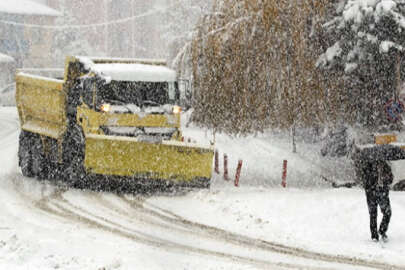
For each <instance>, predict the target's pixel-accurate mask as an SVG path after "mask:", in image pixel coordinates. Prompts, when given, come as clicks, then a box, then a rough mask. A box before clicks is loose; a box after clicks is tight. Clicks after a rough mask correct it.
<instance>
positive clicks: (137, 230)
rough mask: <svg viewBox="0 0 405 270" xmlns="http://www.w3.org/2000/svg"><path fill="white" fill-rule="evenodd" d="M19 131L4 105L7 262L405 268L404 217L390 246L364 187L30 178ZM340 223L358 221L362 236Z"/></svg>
mask: <svg viewBox="0 0 405 270" xmlns="http://www.w3.org/2000/svg"><path fill="white" fill-rule="evenodd" d="M18 134H19V125H18V118H17V113H16V109H15V108H2V107H0V150H1V156H0V164H1V165H0V203H1V207H0V269H405V259H404V257H405V256H403V255H405V244H403V242H405V233H404V232H402V231H401V230H403V229H402V228H403V223H401V222H400V221H399V220H397V221H395V222H394V221H393V224H392V228H391V231H393V235H394V232H395V234H396V235H395V237H396V238H395V239H396V240H395V241H394V240H393V241H392V243H391V242H390V243H388V244H387V245H386V246H384V247H383V246H380V245H378V246H377V245H375V243H371V242H370V241H368V239H367V237H368V235H367V229H368V228H367V222H366V221H364V220H362V221H361V222H356V221H351V220H349V219H350V218H353V217H357V216H361V218H362V219H364V217H366V216H365V215H364V213H363V212H362V210H363V208H364V207H365V202H363V199H364V198H363V196H364V195H363V194H362V192H361V191H360V190H354V191H348V192H347V191H345V190H339V191H336V190H332V191H328V190H326V191H322V190H321V191H320V190H315V191H313V190H295V189H292V190H291V192H290V193H288V194H287V193H286V192H285V191H284V190H281V189H278V188H271V189H270V188H257V187H245V188H244V187H242V188H240V189H238V190H236V189H235V188H233V187H232V186H230V185H229V183H226V182H224V181H222V180H221V177H219V176H215V177H214V179H213V180H214V182H213V187H212V188H211V189H210V190H202V191H195V192H190V193H188V194H174V195H170V196H169V195H167V194H166V195H165V194H155V195H152V196H141V195H137V196H133V195H125V196H121V195H115V194H110V193H95V192H90V191H81V190H74V189H68V188H66V187H64V185H63V183H50V182H47V181H42V182H39V181H37V180H35V179H30V178H25V177H23V176H22V175H21V173H20V171H19V169H18V167H17V148H18ZM224 140H225V139H224ZM228 144H229V145H232V147H233V148H235V144H234V143H229V142H228ZM251 144H255V145H256V144H258V145H259V147H260V148H263V149H265V147H266V146H265V145H263V142H262V141H256V142H251ZM223 147H224V148H226V143H225V142H223ZM238 149H239V150H240V149H242V148H238ZM278 151H280V152H281V151H282V150H281V149H280V150H278ZM339 192H340V193H339ZM346 192H347V193H346ZM393 195H394V196H393V208H394V216H393V220H395V219H401V218H404V217H405V198H404V197H403V196H402V194H400V193H396V194H393ZM312 196H315V199H316V200H314V198H312ZM331 196H334V197H331ZM287 197H288V198H289V199H287ZM339 200H342V201H339ZM316 201H318V203H316ZM360 201H361V202H360ZM339 203H341V207H342V209H343V212H342V213H339V215H338V216H335V217H333V216H327V214H326V213H327V212H328V211H330V212H331V213H335V212H336V213H338V211H337V209H338V208H339ZM363 203H364V205H363ZM305 204H306V205H305ZM268 205H272V207H268ZM283 207H284V208H285V209H284V211H283V209H282V208H283ZM303 209H306V211H305V210H304V211H303ZM268 210H270V211H268ZM401 211H402V212H403V213H402V214H401ZM304 212H305V213H304ZM350 212H351V213H350ZM397 213H398V214H397ZM316 215H318V217H319V218H320V219H325V218H326V220H323V221H321V220H314V217H316ZM403 220H405V219H402V222H403ZM339 222H342V223H345V224H339ZM300 223H301V224H300ZM287 224H288V225H287ZM353 224H354V225H353ZM333 226H335V228H333ZM338 226H342V227H343V226H349V230H350V228H351V227H352V226H357V227H356V228H353V238H354V239H349V238H347V237H348V235H347V228H346V229H342V228H339V227H338ZM364 227H365V228H364ZM305 231H306V232H305ZM334 231H343V232H342V233H341V234H339V233H334ZM294 232H295V233H296V234H295V233H294ZM277 234H280V235H277ZM305 234H307V235H308V238H306V237H305ZM328 234H329V236H330V239H329V241H328V236H327V235H328ZM342 236H343V238H344V239H343V240H347V241H348V243H346V244H342V243H343V242H341V241H336V238H339V237H342ZM310 237H312V239H311V238H310ZM359 237H360V239H361V238H362V237H363V238H364V239H363V240H360V241H359ZM351 241H352V242H351ZM356 241H358V243H356ZM314 243H315V245H314ZM353 243H354V244H353ZM351 244H353V246H352V245H351ZM345 249H346V251H345ZM356 250H357V252H356Z"/></svg>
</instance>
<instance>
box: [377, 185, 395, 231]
mask: <svg viewBox="0 0 405 270" xmlns="http://www.w3.org/2000/svg"><path fill="white" fill-rule="evenodd" d="M378 204H379V205H380V209H381V212H382V214H383V219H382V221H381V224H380V229H379V233H380V234H381V236H383V237H386V233H387V230H388V225H389V223H390V220H391V215H392V211H391V204H390V198H389V191H388V190H387V191H383V192H380V193H379V194H378Z"/></svg>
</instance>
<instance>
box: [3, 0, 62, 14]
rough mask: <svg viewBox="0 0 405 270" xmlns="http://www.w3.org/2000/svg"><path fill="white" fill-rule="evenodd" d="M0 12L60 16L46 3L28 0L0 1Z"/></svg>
mask: <svg viewBox="0 0 405 270" xmlns="http://www.w3.org/2000/svg"><path fill="white" fill-rule="evenodd" d="M0 13H8V14H20V15H42V16H62V13H61V12H59V11H57V10H55V9H53V8H50V7H48V6H46V5H43V4H40V3H36V2H33V1H29V0H12V1H10V0H9V1H4V0H1V1H0Z"/></svg>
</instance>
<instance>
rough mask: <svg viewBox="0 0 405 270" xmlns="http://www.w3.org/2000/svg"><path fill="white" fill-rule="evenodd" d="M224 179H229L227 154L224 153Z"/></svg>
mask: <svg viewBox="0 0 405 270" xmlns="http://www.w3.org/2000/svg"><path fill="white" fill-rule="evenodd" d="M224 180H227V181H228V180H229V176H228V156H227V154H224Z"/></svg>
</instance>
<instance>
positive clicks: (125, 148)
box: [16, 57, 214, 190]
mask: <svg viewBox="0 0 405 270" xmlns="http://www.w3.org/2000/svg"><path fill="white" fill-rule="evenodd" d="M16 82H17V91H16V103H17V108H18V113H19V118H20V124H21V134H20V138H19V150H18V157H19V166H20V167H21V171H22V174H23V175H24V176H27V177H36V178H39V179H46V178H47V179H63V180H65V181H68V182H69V183H70V184H72V185H73V186H76V187H83V186H87V184H89V183H93V182H94V183H95V184H96V185H97V186H99V187H100V189H103V190H105V189H107V185H113V186H114V187H119V188H120V187H122V188H125V187H124V186H125V185H127V184H133V183H135V185H132V187H134V186H135V187H138V188H140V187H145V186H147V187H148V186H155V185H158V186H165V185H179V186H190V187H209V185H210V179H211V172H212V160H213V152H214V151H213V146H212V145H208V146H202V145H199V144H197V143H189V142H183V141H182V133H181V129H180V127H181V125H180V112H181V108H180V107H179V106H178V102H179V96H180V95H179V88H178V81H177V78H176V72H175V71H173V70H171V69H169V68H167V67H166V63H165V62H164V61H158V60H142V59H115V58H111V59H102V58H97V59H96V58H87V57H67V59H66V64H65V70H64V75H63V78H48V77H42V76H36V75H31V74H26V73H23V72H17V75H16ZM139 185H141V186H139Z"/></svg>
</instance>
